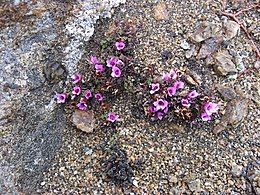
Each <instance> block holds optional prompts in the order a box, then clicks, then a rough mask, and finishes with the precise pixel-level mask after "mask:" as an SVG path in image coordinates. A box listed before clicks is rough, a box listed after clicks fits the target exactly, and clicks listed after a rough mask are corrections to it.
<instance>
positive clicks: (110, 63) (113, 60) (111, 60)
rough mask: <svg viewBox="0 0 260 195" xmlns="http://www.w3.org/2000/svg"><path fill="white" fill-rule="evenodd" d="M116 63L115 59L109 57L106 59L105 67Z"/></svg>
mask: <svg viewBox="0 0 260 195" xmlns="http://www.w3.org/2000/svg"><path fill="white" fill-rule="evenodd" d="M116 63H117V59H116V58H111V59H109V60H107V67H113V66H115V65H116Z"/></svg>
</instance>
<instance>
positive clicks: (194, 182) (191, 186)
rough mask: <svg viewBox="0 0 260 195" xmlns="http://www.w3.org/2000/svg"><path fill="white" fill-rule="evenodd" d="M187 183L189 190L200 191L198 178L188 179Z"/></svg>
mask: <svg viewBox="0 0 260 195" xmlns="http://www.w3.org/2000/svg"><path fill="white" fill-rule="evenodd" d="M187 185H188V187H189V189H190V191H192V192H200V191H201V188H200V180H199V179H196V180H191V181H188V182H187Z"/></svg>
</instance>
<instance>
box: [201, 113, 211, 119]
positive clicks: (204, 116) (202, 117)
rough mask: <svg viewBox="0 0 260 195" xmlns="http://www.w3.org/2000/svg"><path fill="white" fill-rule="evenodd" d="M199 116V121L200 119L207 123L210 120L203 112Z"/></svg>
mask: <svg viewBox="0 0 260 195" xmlns="http://www.w3.org/2000/svg"><path fill="white" fill-rule="evenodd" d="M200 116H201V119H202V120H203V121H209V120H211V117H210V116H209V115H208V114H207V113H205V112H203V113H202V114H201V115H200Z"/></svg>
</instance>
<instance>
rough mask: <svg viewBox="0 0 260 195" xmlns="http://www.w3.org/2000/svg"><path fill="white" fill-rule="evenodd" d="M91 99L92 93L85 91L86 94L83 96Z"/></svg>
mask: <svg viewBox="0 0 260 195" xmlns="http://www.w3.org/2000/svg"><path fill="white" fill-rule="evenodd" d="M91 97H92V93H91V91H90V90H87V92H86V94H85V98H87V99H90V98H91Z"/></svg>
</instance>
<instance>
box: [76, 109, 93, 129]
mask: <svg viewBox="0 0 260 195" xmlns="http://www.w3.org/2000/svg"><path fill="white" fill-rule="evenodd" d="M72 122H73V123H74V125H75V126H76V127H77V128H78V129H80V130H82V131H84V132H86V133H91V132H93V130H94V127H95V118H94V114H93V112H92V111H82V110H75V112H74V113H73V115H72Z"/></svg>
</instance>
